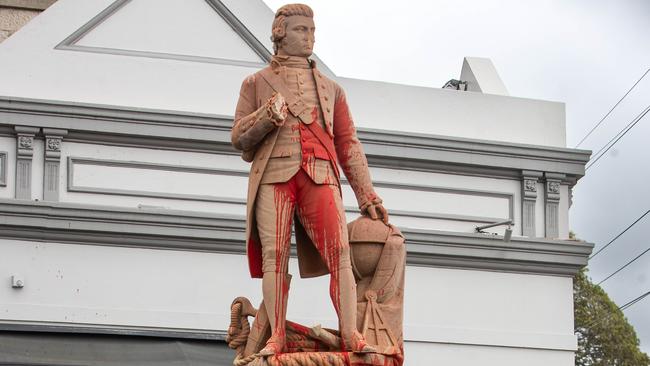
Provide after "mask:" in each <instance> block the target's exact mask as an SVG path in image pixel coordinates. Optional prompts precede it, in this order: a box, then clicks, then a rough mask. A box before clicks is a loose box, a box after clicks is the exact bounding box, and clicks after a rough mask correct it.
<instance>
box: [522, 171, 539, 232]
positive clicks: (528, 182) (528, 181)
mask: <svg viewBox="0 0 650 366" xmlns="http://www.w3.org/2000/svg"><path fill="white" fill-rule="evenodd" d="M521 175H522V181H521V187H522V192H521V235H523V236H528V237H531V238H532V237H535V236H536V233H535V209H536V207H535V206H536V204H537V181H538V179H539V178H541V177H542V173H541V172H534V171H529V170H524V171H523V172H522V174H521Z"/></svg>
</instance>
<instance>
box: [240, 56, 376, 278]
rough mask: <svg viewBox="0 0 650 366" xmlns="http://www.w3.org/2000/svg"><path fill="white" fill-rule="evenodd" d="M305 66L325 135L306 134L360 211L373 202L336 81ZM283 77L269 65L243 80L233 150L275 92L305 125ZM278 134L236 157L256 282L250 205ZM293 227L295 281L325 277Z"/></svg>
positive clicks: (257, 249)
mask: <svg viewBox="0 0 650 366" xmlns="http://www.w3.org/2000/svg"><path fill="white" fill-rule="evenodd" d="M311 65H312V69H311V70H312V73H313V75H314V80H315V85H316V88H317V90H318V98H319V101H320V104H321V109H322V112H323V119H324V125H325V131H323V129H322V128H320V127H319V126H310V129H311V130H312V131H313V132H319V133H316V137H317V138H318V139H319V140H320V141H321V143H322V144H323V146H325V148H326V149H327V151H328V154H329V155H330V159H331V160H332V162H336V161H337V160H338V162H339V164H340V165H341V167H342V168H343V172H344V173H345V175H346V177H347V178H348V181H349V182H350V185H351V186H352V189H353V190H354V192H355V195H356V196H357V201H358V202H359V206H360V207H361V206H362V205H363V204H365V203H366V202H368V201H372V200H374V199H376V197H377V196H376V194H375V193H374V190H373V188H372V183H371V181H370V176H369V172H368V163H367V160H366V157H365V154H364V153H363V150H362V148H361V144H360V142H359V139H358V138H357V135H356V129H355V127H354V123H353V122H352V118H351V115H350V111H349V108H348V104H347V101H346V97H345V93H344V91H343V89H342V88H341V87H340V86H339V85H338V84H337V83H336V82H334V81H333V80H330V79H329V78H327V77H326V76H325V75H323V74H321V72H320V71H318V69H317V68H316V67H315V62H314V61H311ZM285 73H286V68H285V67H283V66H280V65H279V64H277V63H273V62H272V64H271V65H270V66H268V67H266V68H264V69H262V70H260V71H258V72H257V73H255V74H252V75H250V76H248V77H247V78H246V79H245V80H244V82H243V83H242V86H241V91H240V94H239V101H238V103H237V110H236V112H235V120H234V124H233V129H232V140H233V144H234V145H235V147H237V144H236V142H237V141H238V139H239V136H240V135H241V134H242V133H244V132H245V131H246V130H247V129H248V128H250V127H251V126H252V125H253V124H254V123H255V122H256V121H255V119H256V116H259V110H260V108H261V107H262V106H264V105H265V103H266V102H267V100H268V99H269V98H270V97H271V96H272V95H273V94H274V93H277V92H279V93H281V94H282V95H283V96H284V97H285V98H286V101H287V104H288V109H289V113H291V114H292V115H294V116H295V117H297V118H299V119H300V120H301V121H303V122H305V123H310V121H311V119H312V115H311V113H312V109H311V108H310V106H307V105H304V103H302V102H301V101H300V99H298V98H296V97H294V96H292V94H291V93H289V92H288V89H287V86H286V85H285V83H284V80H286V75H285ZM314 125H315V124H314ZM279 131H280V130H279V129H277V128H276V129H274V130H273V131H271V132H269V133H268V134H267V135H266V136H265V137H264V138H263V140H262V141H260V142H259V143H258V144H257V145H256V146H255V148H254V149H251V150H248V151H243V152H242V158H243V159H244V160H246V161H250V162H251V169H250V175H249V178H248V195H247V201H246V202H247V204H246V253H247V256H248V263H249V270H250V273H251V276H252V277H253V278H261V277H262V275H263V273H262V249H261V244H260V239H259V235H258V233H257V224H256V222H255V201H256V197H257V191H258V188H259V185H260V181H261V179H262V175H263V174H264V170H265V168H266V165H267V162H268V159H269V156H270V153H271V151H272V150H273V147H274V145H275V142H276V139H277V136H278V133H279ZM335 170H336V175H337V177H336V178H337V184H338V185H339V191H340V178H339V173H338V169H335ZM294 222H295V223H296V242H297V249H298V261H299V267H300V275H301V277H316V276H321V275H324V274H326V273H328V271H327V267H326V266H325V263H324V262H323V260H322V259H321V257H320V255H319V253H318V251H317V250H316V248H315V246H314V245H313V243H312V242H311V239H310V238H309V237H308V236H307V235H306V232H305V230H304V229H303V228H302V226H301V225H300V222H299V221H298V220H294Z"/></svg>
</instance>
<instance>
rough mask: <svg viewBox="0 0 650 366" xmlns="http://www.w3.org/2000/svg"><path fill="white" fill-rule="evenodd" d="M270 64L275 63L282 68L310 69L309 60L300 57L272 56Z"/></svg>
mask: <svg viewBox="0 0 650 366" xmlns="http://www.w3.org/2000/svg"><path fill="white" fill-rule="evenodd" d="M272 62H277V63H278V64H280V65H282V66H286V67H292V68H299V69H309V68H310V67H311V64H310V62H309V59H308V58H307V57H300V56H285V55H275V56H273V59H272Z"/></svg>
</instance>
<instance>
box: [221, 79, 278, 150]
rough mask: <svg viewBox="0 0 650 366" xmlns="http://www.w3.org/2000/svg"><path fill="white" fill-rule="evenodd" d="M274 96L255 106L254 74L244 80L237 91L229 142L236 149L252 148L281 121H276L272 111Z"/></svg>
mask: <svg viewBox="0 0 650 366" xmlns="http://www.w3.org/2000/svg"><path fill="white" fill-rule="evenodd" d="M274 98H275V96H274V97H271V98H270V99H269V100H268V101H267V102H266V103H264V104H263V105H261V106H259V107H257V105H256V104H255V100H256V99H257V98H256V92H255V76H254V75H252V76H249V77H248V78H246V80H244V82H243V83H242V86H241V91H240V92H239V101H238V102H237V110H236V111H235V122H234V124H233V127H232V133H231V142H232V145H233V146H234V147H235V149H237V150H243V151H250V150H254V149H255V148H256V146H257V144H259V143H260V142H261V141H262V140H263V139H264V137H266V135H267V134H268V133H269V132H271V131H273V130H274V129H275V127H276V126H278V124H279V123H280V122H281V121H277V120H276V119H274V118H273V117H275V115H274V113H273V112H272V109H271V108H272V104H273V102H274V101H275V99H274Z"/></svg>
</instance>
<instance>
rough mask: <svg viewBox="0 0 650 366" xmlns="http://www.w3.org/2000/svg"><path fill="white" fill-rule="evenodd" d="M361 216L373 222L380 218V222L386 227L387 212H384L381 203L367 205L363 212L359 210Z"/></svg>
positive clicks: (384, 209)
mask: <svg viewBox="0 0 650 366" xmlns="http://www.w3.org/2000/svg"><path fill="white" fill-rule="evenodd" d="M361 214H362V215H368V216H370V218H371V219H373V220H377V219H379V218H381V221H383V222H384V224H386V225H388V211H386V208H384V206H383V205H382V204H381V202H379V203H370V204H368V206H366V207H365V209H364V210H361Z"/></svg>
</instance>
